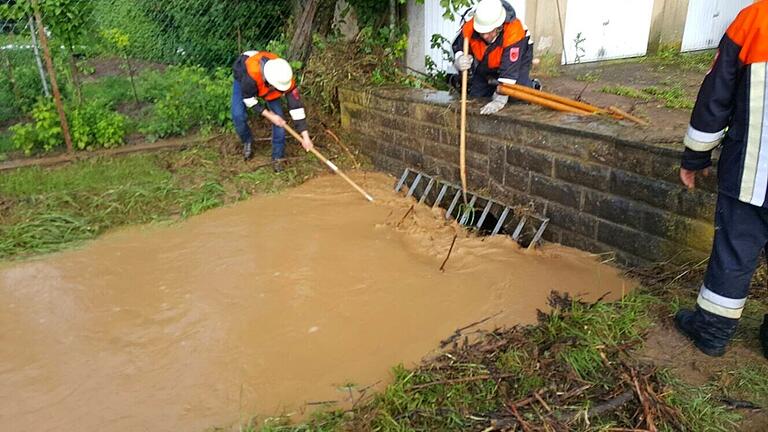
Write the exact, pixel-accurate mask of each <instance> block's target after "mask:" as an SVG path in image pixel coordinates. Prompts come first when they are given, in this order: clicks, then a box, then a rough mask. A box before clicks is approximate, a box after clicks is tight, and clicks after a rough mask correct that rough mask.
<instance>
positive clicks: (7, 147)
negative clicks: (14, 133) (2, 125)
mask: <svg viewBox="0 0 768 432" xmlns="http://www.w3.org/2000/svg"><path fill="white" fill-rule="evenodd" d="M13 150H14V148H13V142H12V141H11V133H10V132H7V131H4V132H0V162H1V161H3V160H4V157H3V153H8V152H10V151H13Z"/></svg>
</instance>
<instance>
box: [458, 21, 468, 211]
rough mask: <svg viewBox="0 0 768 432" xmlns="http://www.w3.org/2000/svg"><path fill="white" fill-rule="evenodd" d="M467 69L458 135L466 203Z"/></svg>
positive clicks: (463, 81)
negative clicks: (459, 132)
mask: <svg viewBox="0 0 768 432" xmlns="http://www.w3.org/2000/svg"><path fill="white" fill-rule="evenodd" d="M462 31H463V30H462ZM464 55H469V39H468V38H467V37H464ZM467 77H468V71H464V72H462V73H461V134H460V136H459V172H460V174H461V192H462V194H463V195H464V203H465V204H466V203H467V79H468V78H467Z"/></svg>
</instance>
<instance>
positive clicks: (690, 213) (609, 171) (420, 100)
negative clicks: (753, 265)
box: [340, 89, 716, 264]
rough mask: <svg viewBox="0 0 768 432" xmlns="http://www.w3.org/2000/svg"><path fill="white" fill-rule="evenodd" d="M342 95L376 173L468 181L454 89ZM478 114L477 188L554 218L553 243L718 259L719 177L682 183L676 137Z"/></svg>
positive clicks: (533, 113)
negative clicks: (462, 174)
mask: <svg viewBox="0 0 768 432" xmlns="http://www.w3.org/2000/svg"><path fill="white" fill-rule="evenodd" d="M340 99H341V111H342V126H343V127H344V128H345V129H346V130H347V131H349V132H350V133H351V134H352V135H353V137H354V138H355V139H356V141H358V142H359V143H360V144H361V145H362V148H363V151H364V152H365V153H366V154H367V155H368V156H369V157H370V158H371V159H372V161H373V163H374V165H375V166H376V167H377V168H378V169H382V170H384V171H387V172H390V173H392V174H394V175H399V174H400V173H401V172H402V170H403V169H404V168H405V167H406V166H407V167H413V168H417V169H419V170H422V171H424V172H426V173H429V174H432V175H436V176H438V177H440V178H442V179H445V180H448V181H451V182H458V181H459V168H458V160H459V151H458V147H459V146H458V142H459V136H458V135H459V133H458V131H459V127H458V122H459V116H458V114H457V112H458V104H457V103H456V101H454V100H453V99H452V98H451V97H449V96H448V94H447V93H444V92H435V91H427V90H411V89H389V90H387V89H377V90H372V91H351V90H341V91H340ZM478 109H479V105H472V106H471V107H470V109H469V112H470V113H469V116H468V135H467V150H468V151H467V167H468V182H469V186H470V188H471V189H472V190H473V191H475V192H486V193H488V194H489V195H491V196H492V197H493V198H495V199H497V200H500V201H502V202H505V203H507V204H510V205H530V206H531V207H532V208H533V209H535V210H536V211H537V212H539V213H541V214H543V215H546V216H547V217H549V218H551V225H550V228H549V229H548V230H547V233H546V236H545V239H546V240H549V241H553V242H558V243H562V244H564V245H567V246H573V247H577V248H579V249H583V250H587V251H591V252H597V253H602V252H608V251H615V252H617V258H618V259H619V261H621V262H623V263H625V264H647V263H649V262H659V261H665V260H667V259H670V258H673V260H674V261H676V262H684V261H689V260H694V259H701V258H704V257H706V256H707V254H708V253H709V250H710V247H711V242H712V234H713V228H712V220H713V214H714V202H715V193H714V191H715V190H716V189H715V183H714V176H712V177H711V178H709V179H707V180H706V181H704V182H702V184H701V187H699V188H698V189H696V190H694V191H688V190H686V189H685V188H684V187H682V186H681V185H680V182H679V180H678V169H679V152H680V149H681V148H682V144H677V143H674V142H672V141H679V139H676V140H673V139H670V138H669V137H662V136H656V135H654V130H653V128H640V127H637V126H629V125H623V124H619V123H617V122H614V121H612V120H607V119H578V118H575V117H573V116H568V115H563V114H559V113H552V112H545V111H543V110H542V109H540V108H538V107H530V106H527V105H520V104H518V105H513V106H510V107H508V108H506V109H505V110H504V111H502V113H501V114H500V115H494V116H480V115H478V114H476V112H477V111H478ZM683 133H684V131H680V134H681V136H682V134H683ZM677 138H679V137H677Z"/></svg>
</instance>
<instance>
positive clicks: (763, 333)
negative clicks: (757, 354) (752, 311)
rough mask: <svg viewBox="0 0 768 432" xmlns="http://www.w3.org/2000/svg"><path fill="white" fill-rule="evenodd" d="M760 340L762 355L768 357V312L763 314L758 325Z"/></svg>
mask: <svg viewBox="0 0 768 432" xmlns="http://www.w3.org/2000/svg"><path fill="white" fill-rule="evenodd" d="M760 342H762V343H763V355H764V356H765V358H767V359H768V314H765V316H764V317H763V325H761V326H760Z"/></svg>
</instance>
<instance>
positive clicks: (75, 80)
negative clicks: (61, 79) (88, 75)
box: [69, 41, 83, 105]
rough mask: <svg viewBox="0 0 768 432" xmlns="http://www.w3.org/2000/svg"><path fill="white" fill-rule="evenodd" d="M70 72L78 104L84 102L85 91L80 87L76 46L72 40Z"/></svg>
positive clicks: (70, 46)
mask: <svg viewBox="0 0 768 432" xmlns="http://www.w3.org/2000/svg"><path fill="white" fill-rule="evenodd" d="M69 73H70V74H71V75H72V85H73V86H74V87H75V99H76V100H77V104H78V105H82V104H83V91H82V88H81V87H80V77H79V75H78V73H79V71H78V69H77V61H75V48H74V47H73V46H72V42H71V41H69Z"/></svg>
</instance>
